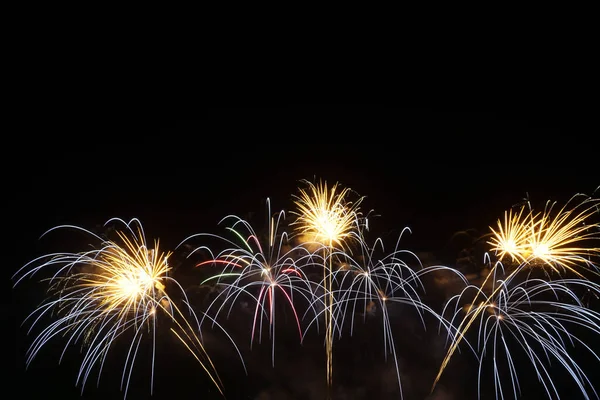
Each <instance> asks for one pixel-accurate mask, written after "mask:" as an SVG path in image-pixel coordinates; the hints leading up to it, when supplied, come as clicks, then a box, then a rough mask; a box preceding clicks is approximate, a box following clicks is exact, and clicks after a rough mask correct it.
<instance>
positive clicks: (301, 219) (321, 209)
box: [292, 180, 368, 397]
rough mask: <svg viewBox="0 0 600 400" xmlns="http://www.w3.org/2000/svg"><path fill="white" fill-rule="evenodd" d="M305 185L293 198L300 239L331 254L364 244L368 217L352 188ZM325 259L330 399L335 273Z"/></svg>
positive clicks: (324, 278) (322, 183) (326, 347)
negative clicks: (354, 195)
mask: <svg viewBox="0 0 600 400" xmlns="http://www.w3.org/2000/svg"><path fill="white" fill-rule="evenodd" d="M301 182H302V183H304V184H305V185H306V187H305V188H300V192H299V194H298V195H294V199H295V200H294V204H295V205H296V207H297V210H296V211H295V212H294V214H295V215H296V216H297V219H296V220H295V221H294V222H293V223H292V225H295V227H296V233H297V234H298V235H299V237H301V238H303V239H307V240H306V242H312V243H315V242H316V243H320V244H322V245H323V247H322V248H323V251H324V252H330V253H331V252H332V251H333V250H334V249H335V248H342V249H347V246H348V242H353V241H358V242H360V241H362V232H363V229H364V228H365V227H368V226H367V224H366V221H368V220H367V219H366V217H363V215H362V213H361V212H360V203H361V202H362V201H363V199H364V197H359V198H358V199H357V200H355V201H352V200H351V199H349V196H350V194H351V193H352V191H351V189H350V188H344V189H341V190H339V191H338V189H339V187H338V186H339V184H338V183H336V184H334V185H333V186H331V187H330V188H328V186H327V182H323V181H320V182H319V183H313V182H310V181H308V180H302V181H301ZM327 259H329V260H331V257H327V256H325V257H323V260H324V264H323V290H324V292H325V298H324V300H325V302H324V306H325V330H326V333H325V351H326V355H327V368H326V369H327V391H328V397H330V396H331V393H330V392H331V388H332V384H333V363H332V362H333V360H332V346H333V329H334V328H333V322H334V321H333V304H334V302H335V299H334V293H333V290H332V281H331V279H332V277H333V275H332V274H331V273H330V271H331V270H332V266H331V264H330V265H329V267H328V266H327V264H326V260H327Z"/></svg>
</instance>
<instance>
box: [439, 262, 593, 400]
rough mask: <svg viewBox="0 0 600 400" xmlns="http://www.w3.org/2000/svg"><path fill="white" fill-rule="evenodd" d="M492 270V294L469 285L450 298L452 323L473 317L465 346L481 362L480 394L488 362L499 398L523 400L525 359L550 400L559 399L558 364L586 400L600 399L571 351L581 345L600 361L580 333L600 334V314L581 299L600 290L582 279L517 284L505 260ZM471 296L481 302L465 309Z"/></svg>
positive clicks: (468, 305)
mask: <svg viewBox="0 0 600 400" xmlns="http://www.w3.org/2000/svg"><path fill="white" fill-rule="evenodd" d="M491 271H493V275H494V276H493V277H492V278H491V282H492V283H491V285H490V289H489V290H490V291H491V294H486V293H485V292H484V291H482V290H481V288H480V287H477V286H474V285H468V286H466V287H465V289H464V290H463V291H462V292H461V293H460V294H458V295H456V296H454V297H453V298H452V299H450V301H449V302H448V304H447V309H446V310H448V311H451V313H452V315H453V316H452V319H454V318H457V317H458V316H459V315H460V314H462V313H465V314H466V315H465V316H464V319H463V320H466V319H468V320H469V324H468V326H471V329H473V330H474V331H476V334H475V340H473V341H470V342H467V340H466V339H465V342H467V343H468V346H469V347H470V349H471V350H472V351H473V352H474V353H475V354H476V356H477V357H478V360H479V373H478V388H479V393H480V396H481V387H482V384H483V376H484V367H485V366H486V365H487V364H486V363H485V362H484V361H486V360H487V359H488V358H489V359H491V363H492V365H491V370H492V380H493V385H494V393H495V396H496V398H499V399H500V398H502V399H504V398H506V397H508V396H510V395H511V394H512V396H513V398H514V399H515V400H516V399H517V398H519V396H520V395H521V386H522V384H521V382H520V381H519V372H520V370H522V368H524V367H525V366H523V365H521V363H519V362H518V361H516V360H517V358H518V357H519V356H523V355H524V356H525V359H526V360H528V361H529V364H530V366H532V367H533V369H534V371H535V376H536V377H537V380H538V382H539V383H540V385H542V387H543V390H544V392H545V393H546V395H547V397H548V399H558V398H560V393H559V390H558V388H557V387H556V385H555V384H554V382H553V379H552V373H556V367H555V366H560V367H562V368H563V370H564V372H566V374H567V376H569V377H570V378H571V379H572V380H573V381H574V383H575V384H576V386H577V388H578V389H579V390H580V392H581V394H582V395H583V398H585V399H588V400H589V399H591V398H592V396H593V398H598V394H597V392H596V391H595V389H594V387H593V385H592V382H591V380H590V379H589V378H588V376H587V375H586V373H585V371H583V369H582V368H581V367H580V366H579V365H578V362H577V360H576V358H575V357H573V355H572V354H571V353H574V352H573V351H570V350H575V348H576V347H579V348H581V349H583V350H584V351H587V352H588V354H589V355H591V356H592V358H593V359H594V360H598V359H599V357H598V355H597V354H596V353H595V352H594V350H593V349H592V348H591V347H589V346H588V345H587V344H586V343H585V342H584V340H583V339H582V338H581V336H582V335H583V333H582V332H581V331H586V332H587V333H591V334H594V335H595V334H599V333H600V314H599V313H598V312H596V311H594V310H593V309H590V308H589V307H587V306H586V305H585V304H584V303H583V302H582V300H581V299H580V298H579V296H581V294H582V293H587V294H592V295H593V296H594V297H596V298H597V297H598V296H599V295H600V286H598V285H596V284H594V283H592V282H590V281H589V280H585V279H578V278H574V279H556V280H554V281H546V280H545V279H540V278H532V277H531V275H530V274H527V277H526V278H525V279H522V280H518V279H517V277H518V276H517V275H515V274H514V273H511V274H510V275H509V276H506V277H504V275H505V273H506V271H505V270H504V268H503V266H502V265H501V263H500V262H497V263H496V265H495V266H494V267H493V268H492V269H491ZM501 278H503V279H501ZM472 293H475V298H476V299H481V301H479V300H478V303H473V301H471V302H469V301H468V300H467V303H466V305H465V306H463V304H465V302H464V300H465V299H469V297H470V296H471V295H472ZM468 326H467V327H468ZM575 332H578V333H575ZM464 334H466V331H461V332H458V333H457V335H461V337H462V336H463V335H464ZM517 352H519V354H516V353H517ZM570 397H571V396H570Z"/></svg>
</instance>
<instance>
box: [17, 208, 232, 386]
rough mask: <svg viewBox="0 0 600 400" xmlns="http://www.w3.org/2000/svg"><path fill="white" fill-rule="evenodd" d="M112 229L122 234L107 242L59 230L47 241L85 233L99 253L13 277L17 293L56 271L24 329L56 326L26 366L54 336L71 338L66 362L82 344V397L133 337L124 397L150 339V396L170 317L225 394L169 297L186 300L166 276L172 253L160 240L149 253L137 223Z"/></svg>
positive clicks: (53, 258) (38, 262) (49, 260)
mask: <svg viewBox="0 0 600 400" xmlns="http://www.w3.org/2000/svg"><path fill="white" fill-rule="evenodd" d="M113 222H114V223H118V224H122V225H123V226H124V229H120V230H117V231H116V239H115V240H108V239H103V238H102V237H100V236H98V235H96V234H94V233H92V232H90V231H88V230H86V229H84V228H81V227H78V226H72V225H61V226H58V227H55V228H52V229H50V230H49V231H47V232H46V233H44V235H46V234H48V233H49V232H51V231H54V230H57V229H65V228H69V229H76V230H79V231H83V232H84V233H85V234H87V235H90V236H91V237H92V239H94V240H95V241H97V242H98V246H94V247H93V249H92V250H89V251H86V252H78V253H53V254H48V255H45V256H42V257H38V258H36V259H34V260H32V261H30V262H29V263H27V264H26V265H25V266H23V267H22V268H21V269H19V271H17V272H16V273H15V275H14V279H15V286H16V285H18V284H19V283H20V282H21V281H22V280H23V279H25V278H31V277H33V276H35V275H37V274H38V273H40V272H41V271H42V270H46V269H48V268H51V267H52V268H56V270H55V272H54V273H53V274H52V276H51V277H50V278H49V279H48V283H49V293H50V294H51V296H50V297H48V298H47V299H46V300H45V301H44V302H43V303H42V305H41V306H39V307H38V308H37V309H35V310H34V311H33V312H32V313H31V314H30V315H29V316H28V317H27V318H26V320H25V322H31V327H30V328H29V332H31V331H32V330H33V329H34V327H37V325H39V324H40V323H41V321H42V320H43V318H45V317H47V316H52V317H56V318H57V319H56V320H55V321H54V322H52V323H51V324H50V325H48V326H46V327H44V328H43V329H42V330H41V332H40V333H38V334H37V336H36V337H35V339H34V340H33V343H32V344H31V346H30V348H29V350H28V358H27V365H29V364H30V363H31V362H32V360H33V359H34V358H35V357H36V356H37V355H38V353H39V352H40V350H41V349H42V348H43V347H44V346H46V345H48V344H49V343H50V340H51V339H53V338H54V337H56V336H66V337H67V338H68V339H67V343H66V345H65V347H64V350H63V355H64V354H65V352H66V351H67V349H68V348H69V347H70V346H71V345H74V344H76V343H78V342H79V343H81V345H82V347H83V348H84V349H85V351H84V357H83V361H82V363H81V367H80V370H79V373H78V376H77V385H79V384H80V385H81V390H82V391H83V389H84V387H85V386H86V383H87V381H88V379H89V377H90V374H91V372H92V370H93V368H94V367H98V368H99V372H98V381H99V379H100V375H101V374H102V369H103V366H104V364H105V361H106V358H107V356H108V353H109V351H110V349H111V348H112V347H113V345H114V344H115V342H116V341H117V340H126V339H125V337H126V335H125V333H130V334H131V339H130V340H131V342H130V344H129V350H128V351H127V353H126V358H125V365H124V368H123V374H122V379H121V390H123V391H124V397H126V396H127V392H128V389H129V382H130V378H131V375H132V372H133V366H134V361H135V359H136V356H137V353H138V349H139V346H140V344H141V342H142V339H143V338H144V337H145V336H150V340H151V343H152V365H151V371H152V379H151V381H150V391H151V393H152V391H153V386H154V379H153V376H154V367H155V355H156V348H155V345H156V333H157V328H158V325H159V324H158V320H159V318H160V317H159V316H165V317H166V318H167V319H168V321H172V322H173V323H174V326H175V327H176V328H171V332H172V333H173V334H174V335H175V336H176V337H177V338H178V339H179V340H180V341H181V342H182V343H183V344H184V345H185V347H186V348H187V349H188V350H189V351H190V352H191V353H192V354H193V356H194V357H195V358H196V359H197V360H198V362H199V363H200V364H201V366H202V368H203V369H204V370H205V371H206V372H207V373H208V375H209V377H210V379H211V380H212V381H213V383H214V384H215V385H216V387H217V388H218V389H219V391H220V392H221V393H222V389H221V382H220V380H219V378H218V375H217V373H216V371H215V369H214V365H213V364H212V361H211V360H210V358H209V356H208V355H207V353H206V351H205V349H204V347H203V345H202V343H201V341H200V339H199V338H198V336H197V335H196V334H195V333H194V329H192V326H191V325H190V324H189V322H188V319H187V318H186V315H185V314H184V313H183V312H182V311H181V310H180V309H179V308H178V307H177V305H176V304H175V302H174V301H173V300H172V298H171V297H170V296H169V295H168V294H167V286H169V287H175V288H177V290H179V291H180V292H181V293H182V294H183V297H185V293H184V291H183V289H182V288H181V286H180V285H179V283H178V282H177V281H176V280H174V279H173V278H172V277H170V276H169V272H170V271H171V267H170V266H169V264H168V258H169V256H170V255H171V252H167V253H163V252H161V250H160V248H159V241H158V240H156V241H155V242H154V246H153V247H152V248H150V247H148V245H147V241H146V237H145V233H144V230H143V228H142V224H141V222H140V221H139V220H137V219H132V220H131V221H130V222H129V223H126V222H125V221H123V220H121V219H118V218H113V219H111V220H109V221H107V222H106V224H105V226H107V225H108V224H111V223H113ZM44 235H42V236H44ZM188 312H189V314H188V316H187V317H191V318H193V319H195V315H194V314H193V311H192V309H191V308H188Z"/></svg>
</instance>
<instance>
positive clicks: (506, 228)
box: [433, 194, 600, 387]
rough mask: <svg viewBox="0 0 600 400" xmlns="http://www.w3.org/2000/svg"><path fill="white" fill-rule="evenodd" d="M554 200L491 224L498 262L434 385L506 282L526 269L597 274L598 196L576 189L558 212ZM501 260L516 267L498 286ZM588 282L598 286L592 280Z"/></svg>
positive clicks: (548, 276) (549, 277)
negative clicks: (538, 209) (489, 288)
mask: <svg viewBox="0 0 600 400" xmlns="http://www.w3.org/2000/svg"><path fill="white" fill-rule="evenodd" d="M555 205H556V203H555V202H554V203H550V202H548V203H546V207H545V208H544V211H543V212H540V213H535V212H533V210H531V207H530V208H529V211H528V212H524V209H523V208H521V209H520V210H519V212H518V213H512V211H510V212H507V213H505V218H504V223H502V222H501V221H498V228H497V230H494V229H493V228H491V231H492V234H493V235H492V239H491V240H490V241H489V242H488V243H489V244H490V245H491V246H492V249H493V250H494V252H495V254H496V255H497V257H498V258H499V262H498V263H496V264H495V265H494V266H493V268H491V269H490V271H489V273H488V274H487V276H486V277H485V279H484V280H483V283H482V284H481V286H480V287H478V288H477V290H476V294H475V296H474V299H473V300H472V302H471V303H470V304H469V305H468V306H467V307H466V310H467V313H466V314H465V315H464V317H463V318H462V320H461V321H460V324H459V326H458V328H457V330H456V333H455V334H454V336H453V338H452V344H451V346H450V348H449V350H448V352H447V354H446V357H445V358H444V360H443V362H442V365H441V368H440V370H439V372H438V375H437V376H436V379H435V381H434V385H433V386H434V387H435V385H436V384H437V382H438V381H439V379H440V377H441V375H442V373H443V371H444V369H445V368H446V366H447V365H448V362H449V361H450V358H451V357H452V355H453V354H454V352H455V351H456V349H457V348H458V345H459V343H460V342H461V341H462V340H463V338H464V336H465V334H466V332H467V331H468V330H469V328H470V327H471V325H472V324H473V323H475V322H476V321H477V319H478V317H480V316H481V315H483V314H485V313H484V311H485V310H490V309H494V308H495V304H496V303H494V302H495V301H496V300H495V299H496V298H497V297H498V296H501V295H503V296H506V295H505V293H507V291H508V289H507V287H506V286H505V285H506V284H507V283H508V282H512V281H513V279H514V278H515V277H516V276H517V275H518V274H520V273H521V272H522V271H524V270H526V269H527V270H528V273H529V274H532V273H533V272H537V271H540V272H542V273H543V274H544V276H545V278H546V280H547V281H549V282H550V283H551V282H552V281H554V280H555V279H557V278H554V277H553V276H552V274H551V273H552V272H554V273H556V274H555V275H557V276H558V277H559V278H558V279H563V275H564V274H565V273H571V274H573V275H575V276H576V277H577V278H578V279H581V280H584V281H589V277H587V276H586V272H591V273H592V274H593V275H598V268H597V265H596V260H595V258H596V257H597V256H598V255H600V248H599V247H595V246H593V245H592V244H593V243H594V240H598V239H600V231H599V228H600V225H599V224H598V223H597V222H596V223H595V222H593V221H592V220H591V218H592V216H594V215H595V214H596V213H597V212H598V199H594V198H592V197H589V196H584V195H581V194H577V195H575V196H573V197H571V198H570V199H569V201H568V202H567V203H566V204H565V205H564V206H563V207H561V208H560V209H559V210H558V211H557V212H554V210H555V209H554V207H555ZM509 257H510V260H508V258H509ZM503 259H506V260H507V261H512V262H513V263H514V264H515V265H516V267H515V268H514V269H513V270H512V272H510V273H509V274H508V275H507V277H506V278H505V279H504V280H503V281H502V282H501V284H499V285H496V284H495V283H496V282H495V277H496V274H497V273H498V269H502V270H504V266H503V264H502V263H501V262H502V260H503ZM545 267H547V268H545ZM546 269H549V271H547V270H546ZM489 284H492V285H493V289H492V291H491V293H490V294H486V293H485V292H484V288H485V287H486V285H489ZM590 285H591V287H593V288H596V287H597V285H596V284H594V283H592V282H591V281H590Z"/></svg>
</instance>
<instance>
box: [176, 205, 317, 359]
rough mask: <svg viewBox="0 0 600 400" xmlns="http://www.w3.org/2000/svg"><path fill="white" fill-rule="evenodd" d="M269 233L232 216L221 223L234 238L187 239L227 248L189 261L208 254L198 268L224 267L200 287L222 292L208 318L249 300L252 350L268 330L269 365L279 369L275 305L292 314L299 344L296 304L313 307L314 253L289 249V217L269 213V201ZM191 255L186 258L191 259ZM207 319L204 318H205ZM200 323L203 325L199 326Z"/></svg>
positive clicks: (281, 213) (269, 206)
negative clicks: (213, 241)
mask: <svg viewBox="0 0 600 400" xmlns="http://www.w3.org/2000/svg"><path fill="white" fill-rule="evenodd" d="M267 214H268V222H267V234H266V235H259V234H258V233H257V231H256V230H255V229H254V227H253V226H252V224H251V223H250V222H248V221H247V220H244V219H242V218H240V217H239V216H235V215H228V216H226V217H225V218H223V219H222V220H221V221H220V224H222V223H230V225H229V226H227V227H226V229H227V231H228V232H229V233H231V234H232V236H233V239H232V240H230V239H227V238H226V237H224V236H218V235H213V234H205V233H200V234H195V235H192V236H190V237H188V238H186V239H185V240H184V241H183V242H182V244H183V243H186V242H189V241H190V240H191V239H192V238H198V237H213V238H218V239H219V241H221V242H222V243H224V244H225V245H226V248H225V249H224V250H221V251H220V252H218V253H217V254H214V253H213V251H212V250H211V249H210V248H209V247H208V246H206V245H202V246H199V247H196V248H195V249H194V250H192V251H191V252H190V254H189V256H192V255H193V254H195V253H198V252H200V251H202V250H206V251H207V252H208V253H209V254H210V257H209V259H208V260H204V261H201V262H199V263H198V264H197V266H198V267H206V266H209V265H213V266H220V267H221V271H220V272H219V273H217V274H215V275H212V276H210V277H209V278H207V279H206V280H204V281H203V282H202V285H204V284H207V283H208V284H212V285H213V286H214V287H217V288H220V290H218V294H217V295H216V296H215V298H214V299H213V300H212V301H211V302H210V304H209V305H208V307H207V309H206V312H205V315H206V316H208V314H209V313H211V311H213V310H215V311H214V317H213V318H212V319H211V320H212V321H213V322H214V321H216V320H217V318H218V317H219V315H220V314H222V313H224V312H225V311H227V312H226V314H227V317H229V315H230V313H231V311H232V308H233V306H234V304H235V303H237V302H239V300H240V299H241V298H244V299H247V298H250V299H251V301H252V302H253V303H254V304H255V307H254V317H253V322H252V329H251V336H250V345H251V346H252V343H253V342H254V341H255V340H256V338H258V341H259V342H260V341H261V339H262V336H263V332H262V331H263V326H264V325H265V324H266V325H267V326H268V335H269V338H270V340H271V342H272V351H271V361H272V363H273V365H274V364H275V331H276V329H275V327H276V323H275V322H276V318H275V316H276V312H275V310H276V303H277V299H278V298H281V299H283V300H284V301H285V303H286V304H287V306H289V308H290V309H291V311H292V313H293V315H294V319H295V323H296V326H297V329H298V334H299V337H300V340H302V338H303V328H302V325H301V321H300V318H299V316H298V312H297V311H296V306H297V304H296V303H297V301H298V300H297V299H298V298H301V299H304V301H305V303H306V304H312V303H313V301H314V296H315V295H314V293H313V292H312V288H311V285H310V282H309V279H308V277H307V276H306V274H305V272H304V268H305V267H306V266H307V265H311V264H313V262H312V261H311V260H312V254H311V253H310V252H309V251H308V250H307V249H306V248H304V247H301V246H295V247H293V246H291V244H290V242H289V238H288V234H287V232H285V230H283V227H284V226H285V212H284V211H280V212H278V213H277V214H272V213H271V205H270V200H269V199H267ZM189 256H188V257H189ZM203 319H204V317H203ZM201 323H202V321H201Z"/></svg>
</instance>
